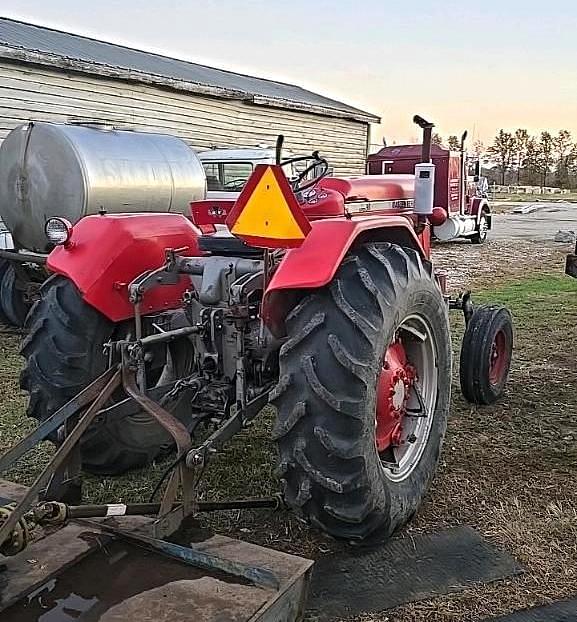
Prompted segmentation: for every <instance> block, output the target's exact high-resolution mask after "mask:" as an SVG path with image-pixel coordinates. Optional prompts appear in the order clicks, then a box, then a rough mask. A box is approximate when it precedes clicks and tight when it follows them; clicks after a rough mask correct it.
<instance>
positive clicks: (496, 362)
mask: <svg viewBox="0 0 577 622" xmlns="http://www.w3.org/2000/svg"><path fill="white" fill-rule="evenodd" d="M507 359H508V356H507V338H506V337H505V333H504V332H503V331H502V330H500V331H499V332H498V333H497V334H496V335H495V339H494V340H493V343H492V345H491V361H490V363H489V381H490V383H491V384H493V385H497V384H499V383H500V382H501V380H502V379H503V375H504V373H505V369H506V367H507Z"/></svg>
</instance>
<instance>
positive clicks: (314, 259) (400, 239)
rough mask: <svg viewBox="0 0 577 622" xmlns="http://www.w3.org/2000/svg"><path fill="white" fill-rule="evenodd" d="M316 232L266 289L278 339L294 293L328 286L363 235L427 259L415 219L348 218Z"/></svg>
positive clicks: (267, 313)
mask: <svg viewBox="0 0 577 622" xmlns="http://www.w3.org/2000/svg"><path fill="white" fill-rule="evenodd" d="M311 226H312V230H311V232H310V233H309V234H308V236H307V237H306V238H305V241H304V242H303V243H302V245H301V246H300V247H299V248H293V249H290V250H288V251H287V253H286V255H285V256H284V258H283V259H282V261H281V263H280V265H279V267H278V268H277V270H276V272H275V273H274V275H273V277H272V279H271V281H270V283H269V286H268V288H267V290H266V293H265V296H264V300H263V308H262V317H263V319H264V321H265V322H266V324H267V326H268V327H269V329H270V330H271V331H272V332H273V334H275V335H276V336H282V335H283V334H284V319H285V317H286V314H287V313H288V311H289V310H290V308H291V306H292V301H290V300H288V301H287V300H286V299H284V298H283V294H284V295H288V296H290V292H291V290H292V291H295V290H303V289H317V288H319V287H323V286H325V285H327V284H328V283H329V282H330V281H331V280H332V278H333V276H334V275H335V273H336V271H337V269H338V267H339V265H340V264H341V262H342V260H343V258H344V256H345V255H346V253H347V251H348V250H349V248H350V247H351V246H352V244H353V243H354V241H355V240H356V239H357V238H359V237H360V236H362V237H364V236H365V235H370V238H371V239H372V240H379V241H381V240H382V241H388V242H395V243H398V244H402V245H404V246H410V247H412V248H415V249H416V250H418V251H419V252H420V253H421V254H422V255H423V256H424V257H425V256H427V252H426V251H425V249H423V246H422V244H421V241H420V240H419V238H418V237H417V235H416V234H415V231H414V229H413V226H412V222H411V220H409V219H408V218H406V217H403V216H393V215H387V216H375V217H366V216H365V217H363V218H360V219H358V220H352V219H351V220H347V219H344V218H338V219H336V218H335V219H330V218H327V219H325V220H317V221H313V222H311Z"/></svg>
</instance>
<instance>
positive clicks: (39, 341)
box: [20, 275, 192, 475]
mask: <svg viewBox="0 0 577 622" xmlns="http://www.w3.org/2000/svg"><path fill="white" fill-rule="evenodd" d="M26 328H28V330H29V333H28V336H27V337H26V339H25V341H24V343H23V346H22V354H23V356H24V357H25V359H26V362H25V367H24V369H23V371H22V374H21V376H20V386H21V387H22V388H23V389H25V390H26V391H27V392H28V393H29V402H28V409H27V413H28V415H29V416H30V417H33V418H34V419H37V420H38V421H43V420H45V419H46V418H48V417H50V415H52V414H53V413H54V412H56V411H57V410H58V409H59V408H60V407H61V406H63V405H64V404H66V402H68V401H69V400H70V399H72V398H73V397H74V396H75V395H77V394H78V393H79V392H80V391H81V390H82V389H84V388H85V387H86V386H88V385H89V384H90V383H91V382H92V381H93V380H95V379H96V378H97V377H98V376H99V375H100V374H102V373H103V372H104V370H105V369H106V366H107V357H106V356H105V354H104V347H103V346H104V344H105V343H106V342H107V341H109V340H111V339H118V338H120V337H126V335H127V330H129V329H128V327H127V326H126V325H122V324H114V323H113V322H111V321H110V320H108V319H107V318H106V317H105V316H103V315H102V314H101V313H99V312H98V311H97V310H96V309H94V308H93V307H91V306H90V305H88V304H87V303H86V302H84V300H83V299H82V296H81V294H80V292H79V291H78V289H77V288H76V287H75V285H74V284H73V283H72V282H71V281H69V280H68V279H66V278H64V277H62V276H58V275H55V276H52V277H51V278H50V279H48V280H47V281H46V282H45V283H44V285H43V286H42V289H41V298H40V300H39V301H38V302H36V303H35V305H34V306H33V307H32V310H31V311H30V314H29V315H28V319H27V321H26ZM176 344H179V345H178V346H177V345H176ZM180 345H182V344H180V343H179V342H175V347H176V348H178V347H179V346H180ZM187 346H188V342H186V344H185V352H184V353H183V352H182V351H179V352H178V354H176V353H175V355H174V356H173V357H172V360H173V361H174V364H172V365H171V366H170V367H171V368H172V374H173V375H174V376H177V374H179V373H181V372H182V373H185V372H186V371H189V370H185V369H183V368H186V367H190V365H191V364H192V357H191V356H188V353H189V352H188V351H187ZM190 354H191V353H190ZM165 372H166V370H159V369H157V370H156V377H158V376H159V374H162V378H163V382H167V381H168V380H170V379H171V378H169V377H168V376H167V374H166V373H165ZM149 386H153V385H152V384H149ZM124 399H126V395H125V394H124V393H123V392H122V391H120V390H119V394H115V395H114V396H113V398H112V399H111V402H110V403H109V404H108V406H112V405H113V404H115V403H118V402H119V401H121V400H124ZM165 408H167V409H169V410H170V405H165ZM170 447H171V439H170V436H169V435H168V434H167V432H166V431H165V430H163V429H162V428H161V427H160V426H159V425H158V424H157V423H156V422H155V421H154V420H153V419H152V417H151V416H150V415H148V414H147V413H145V412H143V411H138V412H135V413H134V414H131V415H129V416H126V417H123V418H122V419H121V420H119V418H118V417H114V415H113V414H111V415H110V416H107V415H105V414H103V415H99V416H98V417H97V418H96V420H95V422H94V424H93V425H92V426H91V427H90V428H89V429H88V430H87V431H86V433H85V435H84V436H83V438H82V441H81V451H82V464H83V467H84V469H85V470H87V471H90V472H93V473H98V474H103V475H117V474H120V473H123V472H124V471H126V470H128V469H131V468H135V467H140V466H144V465H145V464H148V463H150V462H151V461H152V460H153V459H154V458H155V457H156V456H157V455H159V454H160V453H161V452H162V451H163V450H164V451H166V450H167V449H169V448H170Z"/></svg>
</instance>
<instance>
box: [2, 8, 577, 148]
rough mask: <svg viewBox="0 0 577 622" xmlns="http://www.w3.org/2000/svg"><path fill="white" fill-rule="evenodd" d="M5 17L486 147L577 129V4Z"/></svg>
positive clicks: (409, 135)
mask: <svg viewBox="0 0 577 622" xmlns="http://www.w3.org/2000/svg"><path fill="white" fill-rule="evenodd" d="M0 15H2V16H4V17H12V18H15V19H21V20H23V21H29V22H32V23H38V24H42V25H47V26H51V27H54V28H59V29H62V30H67V31H70V32H75V33H78V34H85V35H88V36H92V37H96V38H99V39H103V40H106V41H111V42H114V43H121V44H124V45H128V46H131V47H137V48H140V49H144V50H148V51H153V52H158V53H161V54H166V55H169V56H173V57H177V58H183V59H185V60H190V61H194V62H200V63H202V64H206V65H211V66H215V67H220V68H224V69H230V70H233V71H239V72H242V73H247V74H251V75H257V76H260V77H265V78H272V79H276V80H281V81H283V82H290V83H294V84H298V85H300V86H303V87H305V88H308V89H310V90H312V91H315V92H318V93H322V94H324V95H327V96H329V97H333V98H335V99H337V100H340V101H343V102H346V103H348V104H351V105H354V106H357V107H358V108H361V109H362V110H366V111H368V112H371V113H374V114H376V115H379V116H381V117H382V123H381V125H380V126H374V127H373V129H372V133H371V141H372V142H373V143H379V142H381V140H382V138H383V136H384V137H386V139H387V141H388V143H389V144H392V143H394V142H396V143H402V142H406V141H411V142H412V141H415V140H416V139H417V137H418V136H419V134H418V132H417V130H416V128H415V127H414V126H412V123H411V119H412V117H413V115H414V114H420V115H421V116H424V117H425V118H427V119H430V120H432V121H433V122H435V124H436V126H437V130H438V131H439V133H441V135H443V136H448V135H449V134H459V135H460V134H461V132H462V131H463V130H464V129H467V130H468V131H469V137H470V138H471V139H473V140H475V139H480V140H482V141H483V142H484V143H485V144H486V145H488V144H490V142H491V141H492V137H493V136H494V134H495V133H496V131H497V130H498V129H500V128H504V129H507V130H514V129H515V128H517V127H523V128H527V129H528V130H529V132H530V133H538V132H540V131H542V130H549V131H553V132H556V131H557V130H559V129H562V128H566V129H569V130H571V131H572V132H573V134H574V135H575V136H576V137H577V36H576V33H577V2H575V0H571V1H569V0H549V2H543V1H542V0H540V1H535V0H482V1H480V2H479V1H477V0H461V1H460V2H457V1H455V0H410V1H408V0H404V1H396V0H356V1H354V0H351V1H349V0H346V1H345V0H332V1H327V0H290V1H281V0H268V1H265V0H217V1H213V0H203V1H202V2H199V1H198V0H188V1H186V0H181V1H180V2H179V1H174V0H164V1H162V0H140V1H135V0H132V1H131V0H122V1H117V0H99V1H98V2H90V3H86V2H78V0H50V1H49V2H47V1H46V0H0Z"/></svg>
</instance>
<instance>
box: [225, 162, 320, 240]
mask: <svg viewBox="0 0 577 622" xmlns="http://www.w3.org/2000/svg"><path fill="white" fill-rule="evenodd" d="M226 224H227V226H228V228H229V229H230V231H231V233H232V234H233V235H235V236H236V237H238V238H241V239H242V240H244V241H245V242H246V243H247V244H250V245H252V246H262V247H263V248H292V247H296V246H300V245H301V244H302V242H303V240H304V239H305V238H306V236H307V235H308V233H309V231H310V230H311V225H310V223H309V221H308V220H307V217H306V216H305V214H304V212H303V210H302V209H301V207H300V206H299V204H298V202H297V199H296V197H295V195H294V192H293V191H292V188H291V187H290V184H289V182H288V179H287V178H286V176H285V174H284V171H283V170H282V167H280V166H278V165H270V164H257V165H256V166H255V169H254V172H253V174H252V175H251V176H250V177H249V179H248V181H247V182H246V185H245V187H244V188H243V190H242V192H241V193H240V196H239V197H238V199H237V200H236V203H235V204H234V207H233V208H232V210H231V212H230V214H229V215H228V218H227V219H226Z"/></svg>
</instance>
